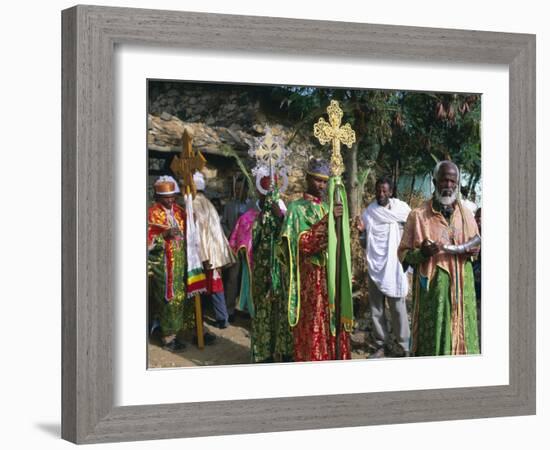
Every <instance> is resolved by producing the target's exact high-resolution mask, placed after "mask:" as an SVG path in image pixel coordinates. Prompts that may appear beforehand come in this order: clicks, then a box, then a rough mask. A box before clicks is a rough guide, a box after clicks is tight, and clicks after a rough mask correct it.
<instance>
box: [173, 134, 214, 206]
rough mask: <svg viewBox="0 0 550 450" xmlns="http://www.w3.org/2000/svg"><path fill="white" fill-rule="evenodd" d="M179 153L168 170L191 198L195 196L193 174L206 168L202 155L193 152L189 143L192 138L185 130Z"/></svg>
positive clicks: (195, 189)
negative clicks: (178, 180)
mask: <svg viewBox="0 0 550 450" xmlns="http://www.w3.org/2000/svg"><path fill="white" fill-rule="evenodd" d="M181 141H182V149H181V153H180V154H179V156H178V155H176V156H175V157H174V159H173V160H172V163H171V164H170V170H172V172H174V174H175V175H176V176H177V177H178V178H179V179H180V183H181V187H182V191H184V192H191V193H192V194H193V197H194V196H195V195H196V194H197V188H196V187H195V183H194V182H193V174H194V173H195V172H196V171H197V170H202V169H203V168H204V166H206V159H205V158H204V156H202V153H201V152H199V151H197V152H194V151H193V147H192V146H191V142H192V141H193V138H192V137H191V135H190V134H189V132H188V131H187V129H185V130H184V131H183V135H182V137H181Z"/></svg>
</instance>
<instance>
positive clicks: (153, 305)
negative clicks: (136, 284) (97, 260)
mask: <svg viewBox="0 0 550 450" xmlns="http://www.w3.org/2000/svg"><path fill="white" fill-rule="evenodd" d="M154 190H155V203H154V204H153V206H151V207H150V208H149V211H148V218H147V219H148V220H147V222H148V223H147V250H148V252H147V265H148V272H149V306H150V318H151V319H152V320H151V322H153V323H156V324H157V325H159V327H160V333H161V335H162V340H163V345H164V348H166V349H167V350H170V351H181V350H183V349H184V348H185V345H184V343H183V341H182V339H181V333H182V332H183V331H184V330H191V329H193V328H194V324H195V320H194V311H193V306H192V303H191V302H190V301H186V297H187V292H186V277H187V273H186V245H185V242H186V241H185V230H186V217H185V210H184V209H183V208H181V207H180V206H179V205H178V204H177V203H176V196H177V195H179V193H180V190H179V187H178V184H177V183H176V180H174V179H173V178H172V177H170V176H163V177H160V178H159V179H158V180H157V181H156V182H155V184H154Z"/></svg>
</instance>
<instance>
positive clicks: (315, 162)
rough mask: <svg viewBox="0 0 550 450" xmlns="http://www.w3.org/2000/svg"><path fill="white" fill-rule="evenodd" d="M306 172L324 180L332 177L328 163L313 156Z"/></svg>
mask: <svg viewBox="0 0 550 450" xmlns="http://www.w3.org/2000/svg"><path fill="white" fill-rule="evenodd" d="M306 173H307V174H308V175H311V176H312V177H316V178H321V179H322V180H328V179H329V177H330V169H329V166H328V163H327V162H326V161H324V160H322V159H316V158H311V159H310V160H309V164H308V167H307V171H306Z"/></svg>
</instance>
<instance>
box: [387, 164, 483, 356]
mask: <svg viewBox="0 0 550 450" xmlns="http://www.w3.org/2000/svg"><path fill="white" fill-rule="evenodd" d="M459 175H460V173H459V170H458V167H457V166H456V165H455V164H454V163H453V162H451V161H441V162H440V163H438V164H437V165H436V167H435V169H434V172H433V183H434V187H435V190H434V194H433V197H432V198H431V199H430V200H428V201H426V202H424V203H423V204H422V205H421V206H420V207H418V208H416V209H414V210H413V211H412V212H411V213H410V214H409V217H408V219H407V223H406V224H405V229H404V231H403V237H402V239H401V243H400V245H399V249H398V255H399V258H400V260H401V261H403V262H405V263H407V264H410V265H411V266H413V268H414V278H413V314H412V352H413V354H414V355H415V356H434V355H464V354H476V353H479V340H478V331H477V311H476V298H475V289H474V274H473V269H472V258H471V257H472V256H473V255H474V254H475V253H476V248H475V245H476V243H477V242H479V232H478V228H477V224H476V222H475V220H474V216H473V214H472V213H471V212H470V211H469V210H467V209H466V208H465V207H464V205H463V204H462V203H461V201H460V200H458V199H457V190H458V187H459V179H460V177H459Z"/></svg>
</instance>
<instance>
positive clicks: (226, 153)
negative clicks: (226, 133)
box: [220, 144, 256, 198]
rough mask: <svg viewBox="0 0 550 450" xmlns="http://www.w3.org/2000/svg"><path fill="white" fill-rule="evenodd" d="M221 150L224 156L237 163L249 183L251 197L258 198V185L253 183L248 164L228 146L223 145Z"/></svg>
mask: <svg viewBox="0 0 550 450" xmlns="http://www.w3.org/2000/svg"><path fill="white" fill-rule="evenodd" d="M220 150H221V152H222V153H223V154H224V156H227V157H230V158H233V159H234V160H235V162H236V163H237V165H238V166H239V169H240V170H241V172H242V174H243V175H244V177H245V179H246V182H247V183H248V192H249V195H250V196H252V197H254V198H256V185H255V183H254V181H253V178H252V174H251V173H250V171H249V170H248V168H247V167H246V164H245V163H244V162H243V160H242V159H241V157H240V156H239V155H238V153H237V152H236V151H235V150H234V149H233V148H232V147H231V146H230V145H228V144H222V145H221V146H220Z"/></svg>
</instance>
